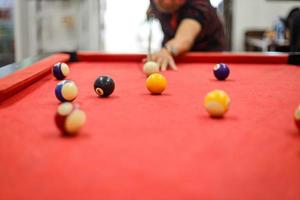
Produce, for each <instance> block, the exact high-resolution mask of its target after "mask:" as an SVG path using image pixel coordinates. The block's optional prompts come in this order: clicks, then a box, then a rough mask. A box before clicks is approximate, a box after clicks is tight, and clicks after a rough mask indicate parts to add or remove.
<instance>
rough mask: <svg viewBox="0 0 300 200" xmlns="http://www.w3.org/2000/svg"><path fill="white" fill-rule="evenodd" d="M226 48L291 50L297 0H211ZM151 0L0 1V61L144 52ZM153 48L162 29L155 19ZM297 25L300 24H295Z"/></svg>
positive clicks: (158, 45) (7, 62)
mask: <svg viewBox="0 0 300 200" xmlns="http://www.w3.org/2000/svg"><path fill="white" fill-rule="evenodd" d="M210 1H211V3H212V5H213V6H214V7H216V9H217V10H218V13H219V16H220V18H221V19H222V21H223V23H224V25H225V29H226V39H227V45H228V51H264V52H266V51H280V52H286V51H289V50H290V48H289V45H290V39H289V35H288V34H287V31H288V30H287V27H285V23H284V20H285V19H286V17H287V16H288V14H289V12H290V11H291V10H292V9H293V8H295V7H300V1H299V0H294V1H292V0H210ZM148 6H149V0H0V41H1V42H0V66H4V65H6V64H9V63H12V62H19V61H21V60H23V59H25V58H28V57H32V56H36V55H40V54H46V53H53V52H61V51H77V50H89V51H101V52H108V53H145V52H146V51H147V39H148V34H149V23H148V22H147V20H146V14H145V13H146V10H147V8H148ZM152 26H153V41H152V42H153V44H152V46H153V49H154V50H158V49H159V48H160V44H161V40H162V32H161V28H160V24H159V22H158V21H154V23H153V25H152ZM299 26H300V24H299Z"/></svg>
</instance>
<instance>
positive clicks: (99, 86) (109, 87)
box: [94, 76, 115, 97]
mask: <svg viewBox="0 0 300 200" xmlns="http://www.w3.org/2000/svg"><path fill="white" fill-rule="evenodd" d="M114 89H115V82H114V80H113V79H112V78H111V77H109V76H99V77H98V78H97V79H96V80H95V82H94V90H95V92H96V93H97V95H99V96H100V97H108V96H109V95H111V93H113V91H114Z"/></svg>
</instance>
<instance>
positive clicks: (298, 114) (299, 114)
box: [295, 105, 300, 131]
mask: <svg viewBox="0 0 300 200" xmlns="http://www.w3.org/2000/svg"><path fill="white" fill-rule="evenodd" d="M295 123H296V126H297V127H298V130H299V131H300V105H299V106H298V107H297V109H296V110H295Z"/></svg>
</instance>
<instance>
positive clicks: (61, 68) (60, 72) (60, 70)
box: [52, 62, 70, 80]
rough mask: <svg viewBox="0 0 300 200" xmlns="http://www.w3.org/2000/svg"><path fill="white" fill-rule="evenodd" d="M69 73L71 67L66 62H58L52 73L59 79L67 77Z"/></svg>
mask: <svg viewBox="0 0 300 200" xmlns="http://www.w3.org/2000/svg"><path fill="white" fill-rule="evenodd" d="M69 73H70V69H69V66H68V65H67V64H66V63H60V62H59V63H56V64H55V65H54V66H53V68H52V74H53V76H54V77H55V78H56V79H57V80H63V79H65V78H66V77H67V76H68V74H69Z"/></svg>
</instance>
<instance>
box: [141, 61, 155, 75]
mask: <svg viewBox="0 0 300 200" xmlns="http://www.w3.org/2000/svg"><path fill="white" fill-rule="evenodd" d="M143 71H144V73H145V74H146V75H147V76H150V75H151V74H154V73H158V72H159V66H158V64H157V63H156V62H154V61H148V62H146V63H145V64H144V66H143Z"/></svg>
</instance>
